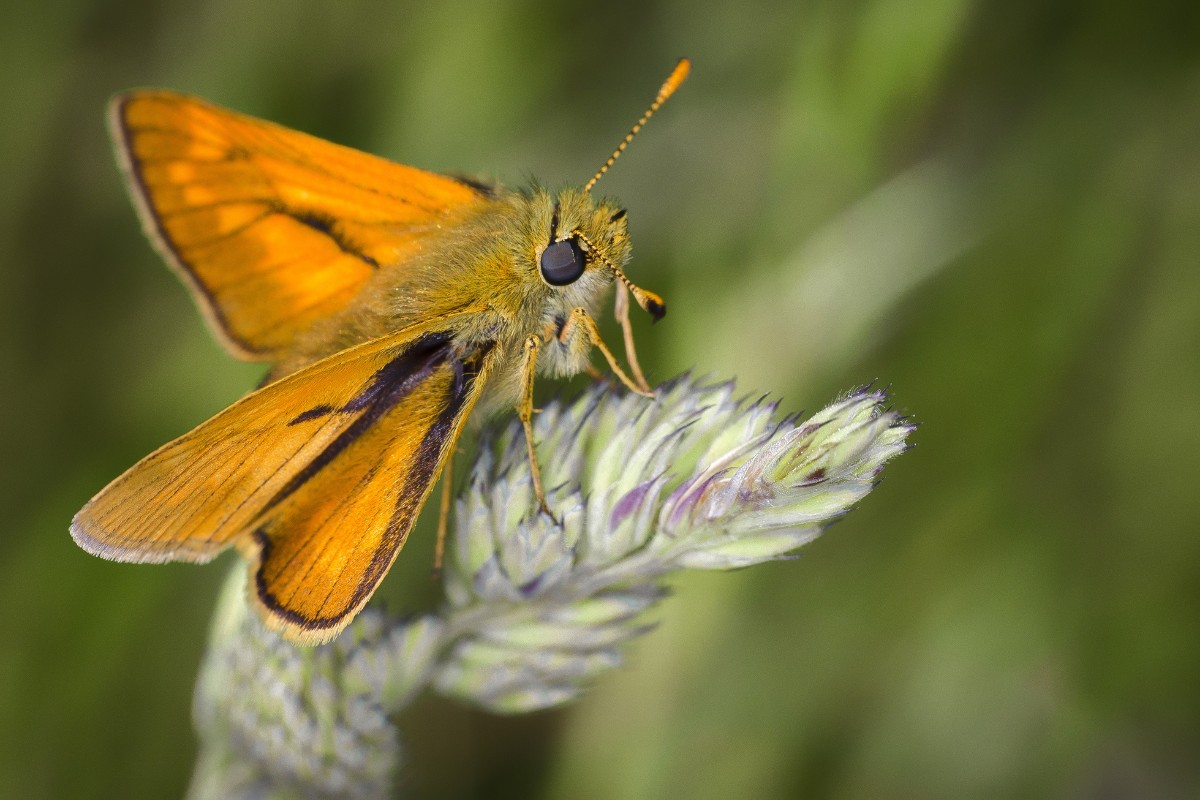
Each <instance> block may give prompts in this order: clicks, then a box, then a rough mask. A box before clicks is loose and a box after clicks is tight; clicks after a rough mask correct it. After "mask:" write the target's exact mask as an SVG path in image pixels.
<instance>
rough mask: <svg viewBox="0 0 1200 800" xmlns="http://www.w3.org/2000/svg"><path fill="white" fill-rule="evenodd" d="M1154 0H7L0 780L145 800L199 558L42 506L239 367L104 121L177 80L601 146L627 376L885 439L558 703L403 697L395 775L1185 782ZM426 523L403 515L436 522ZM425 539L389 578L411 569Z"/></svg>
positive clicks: (470, 132) (6, 791) (566, 793)
mask: <svg viewBox="0 0 1200 800" xmlns="http://www.w3.org/2000/svg"><path fill="white" fill-rule="evenodd" d="M1196 8H1197V7H1196V6H1195V5H1194V4H1189V3H1182V2H1178V1H1177V0H1157V1H1156V0H1147V1H1146V2H1142V3H1137V4H1133V3H1126V2H1120V1H1119V0H1111V1H1110V0H1089V1H1087V2H1084V1H1083V0H1080V1H1079V2H1069V1H1067V2H1061V1H1060V2H1055V1H1053V0H1052V1H1051V2H1044V0H978V1H974V2H972V1H971V0H925V1H924V2H911V1H910V0H855V1H853V2H844V3H834V2H822V1H817V2H809V1H807V0H806V1H804V2H792V3H774V2H767V1H766V0H740V1H739V2H737V3H724V2H711V3H703V4H697V3H687V2H679V1H678V0H677V1H676V2H669V1H667V0H638V1H637V2H629V1H628V0H610V2H605V3H586V4H585V3H578V4H573V3H560V2H555V1H554V0H526V1H525V2H513V3H493V2H484V1H483V0H480V1H479V2H474V3H461V4H460V3H428V4H414V3H408V2H394V3H368V2H359V1H357V0H355V1H353V2H339V3H316V2H313V3H292V2H256V3H244V2H239V1H237V0H214V1H212V2H198V1H197V0H169V1H168V2H153V3H152V2H145V1H144V0H141V1H138V0H135V1H134V2H125V3H109V2H82V1H81V0H59V1H58V2H54V3H42V4H37V5H35V4H33V3H32V2H22V0H17V3H16V4H14V6H13V7H10V8H9V9H8V10H7V11H6V12H5V15H4V16H5V24H4V25H3V26H0V108H2V109H3V110H4V111H3V114H4V122H3V123H2V124H0V186H2V187H3V189H2V191H0V409H2V411H3V413H2V414H0V447H3V458H2V459H0V471H2V472H0V479H2V480H0V519H2V520H3V535H2V536H0V797H6V798H7V797H13V798H38V797H53V798H60V797H72V798H108V797H123V798H140V797H146V798H164V797H175V796H179V795H180V794H181V793H182V792H183V791H184V789H185V787H186V785H187V781H188V778H189V774H190V770H191V766H192V761H193V758H194V755H195V740H194V738H193V734H192V731H191V724H190V716H189V715H190V703H191V690H192V684H193V680H194V677H195V673H196V668H197V665H198V662H199V660H200V658H201V655H202V652H203V648H204V640H205V636H206V626H207V624H208V616H209V613H210V611H211V608H212V604H213V601H214V598H215V595H216V592H217V589H218V586H219V584H220V583H221V581H222V580H223V578H224V575H225V572H226V569H227V567H228V566H229V564H230V563H231V562H230V561H228V560H226V561H224V562H222V563H221V564H217V565H210V566H208V567H193V566H181V565H168V566H160V567H148V566H129V565H117V564H111V563H106V562H102V561H100V560H98V559H95V558H92V557H91V556H88V555H86V554H85V553H83V552H82V551H80V550H79V549H77V548H76V547H75V546H74V544H73V543H72V542H71V539H70V537H69V536H68V534H67V525H68V521H69V519H70V517H71V515H72V514H73V513H74V511H75V510H76V509H77V508H78V507H79V506H80V505H82V504H83V503H84V502H85V501H86V500H87V499H88V498H89V497H90V496H91V495H92V494H93V493H94V492H95V491H97V490H98V489H100V488H101V487H102V486H103V485H104V484H105V483H106V482H107V481H108V480H109V479H111V478H112V477H114V476H116V475H117V474H118V473H119V472H120V471H121V470H123V469H124V468H125V467H127V466H129V465H130V464H132V463H133V462H134V461H135V460H136V459H138V458H139V457H141V456H142V455H144V454H145V453H147V452H149V451H150V450H151V449H153V448H154V447H155V446H157V445H159V444H161V443H162V442H164V441H166V440H167V439H169V438H171V437H173V436H175V435H178V434H179V433H182V432H183V431H185V430H187V429H189V428H190V427H191V426H193V425H194V424H196V423H198V422H199V421H201V420H202V419H204V418H205V417H207V416H208V415H210V414H212V413H214V412H216V411H217V410H219V409H220V408H222V407H223V406H224V405H226V404H227V403H228V402H230V401H231V400H233V399H234V398H236V397H237V396H239V394H240V393H242V392H244V391H245V390H247V389H248V388H249V387H251V386H252V385H253V384H254V383H255V382H256V381H257V379H258V377H259V375H260V372H261V370H260V369H259V368H257V367H254V366H251V365H245V364H239V363H237V362H235V361H233V360H232V359H230V358H228V357H227V356H225V355H224V354H223V352H222V351H221V350H220V348H219V347H218V345H216V344H215V342H214V341H213V340H212V338H211V337H210V336H209V334H208V333H207V331H206V330H205V329H204V327H203V325H202V323H201V321H200V318H199V316H198V315H197V314H196V313H195V311H194V309H193V308H192V307H191V304H190V301H189V299H188V297H187V295H186V293H185V291H184V289H183V288H182V287H181V286H180V285H179V284H178V282H177V281H176V280H175V278H174V277H173V276H172V275H171V274H170V273H169V271H168V270H167V269H166V268H165V267H164V266H163V265H162V264H161V263H160V261H159V259H158V257H157V256H156V255H155V254H154V253H153V252H152V250H151V249H150V247H149V246H148V245H147V243H146V242H145V241H144V239H143V237H142V235H141V233H140V231H139V229H138V225H137V222H136V220H135V217H134V215H133V212H132V210H131V208H130V206H129V203H128V201H127V199H126V197H125V194H124V190H123V187H122V185H121V181H120V178H119V177H118V173H117V169H116V167H115V166H114V163H113V159H112V157H111V154H110V151H109V144H108V141H107V138H106V134H105V130H104V125H103V110H104V104H105V102H106V100H107V98H108V97H109V96H110V95H112V94H113V93H115V92H117V91H119V90H122V89H125V88H129V87H132V86H143V85H152V86H166V87H171V88H175V89H180V90H184V91H189V92H193V93H196V94H200V95H203V96H205V97H208V98H211V99H213V100H216V101H218V102H220V103H222V104H224V105H228V106H231V107H234V108H237V109H239V110H242V111H245V112H249V113H252V114H255V115H257V116H261V117H265V118H269V119H272V120H275V121H278V122H282V123H284V124H287V125H290V126H293V127H296V128H300V129H303V130H306V131H309V132H312V133H316V134H318V135H321V136H324V137H326V138H329V139H333V140H336V141H339V142H343V143H346V144H350V145H353V146H356V147H359V148H361V149H365V150H369V151H372V152H376V153H380V154H383V155H386V156H389V157H392V158H395V159H397V160H401V161H404V162H407V163H411V164H415V165H419V166H423V167H427V168H432V169H437V170H444V171H460V172H466V173H474V174H478V175H482V176H485V177H488V178H495V179H500V180H502V181H505V182H507V183H511V184H521V183H523V182H525V181H527V180H528V179H529V178H530V177H532V176H537V177H538V178H539V179H540V180H542V181H543V182H545V183H547V184H549V185H551V186H558V185H562V184H565V183H580V182H582V181H583V180H585V179H586V178H587V177H588V176H590V175H591V173H592V171H593V170H594V169H595V168H596V167H597V166H598V165H599V163H600V162H601V161H602V160H603V158H604V157H605V156H606V155H607V153H608V152H609V150H610V149H611V147H612V146H613V145H614V144H615V143H616V142H617V140H618V139H619V137H620V136H621V135H622V134H623V133H624V131H625V130H626V129H627V127H628V125H629V124H630V123H632V121H633V120H634V119H635V118H636V116H637V114H638V113H639V112H640V111H641V109H642V107H643V106H644V104H645V102H647V101H648V100H649V98H650V97H651V96H652V95H653V92H654V90H655V89H656V88H657V86H658V83H659V81H660V80H661V79H662V77H663V76H665V75H666V73H667V71H668V70H669V69H670V67H671V66H672V64H673V63H674V61H675V59H676V58H677V57H678V56H681V55H687V56H690V57H691V58H692V59H693V61H694V67H695V68H694V72H693V76H692V78H691V79H690V80H689V82H688V83H687V84H686V85H685V86H684V88H683V89H682V90H681V92H680V93H679V95H678V96H677V97H676V98H675V99H674V100H672V101H671V103H669V104H668V105H667V106H666V107H665V108H664V109H663V112H662V114H661V115H660V116H659V117H657V118H656V119H655V121H654V122H653V123H652V124H651V125H650V126H649V127H648V128H647V129H646V131H645V132H644V133H643V134H642V136H641V137H640V138H639V139H638V141H637V142H635V144H634V145H633V147H632V148H631V149H630V150H629V152H628V153H627V155H626V157H625V158H623V159H622V161H621V162H620V163H619V164H618V165H617V166H616V168H615V169H614V170H613V171H612V172H611V173H610V174H609V175H608V176H607V177H606V178H605V179H604V181H603V182H602V183H601V184H600V187H599V188H600V189H602V190H603V192H604V193H608V194H611V195H614V196H617V197H620V198H621V199H622V201H623V202H624V203H625V204H626V205H627V206H628V207H629V208H630V220H631V225H632V231H633V235H634V237H635V257H634V261H633V263H632V264H631V266H630V270H629V271H630V274H631V276H633V277H634V279H635V280H637V281H638V282H640V283H642V284H643V285H645V286H647V287H650V288H653V289H655V290H657V291H660V292H661V293H662V294H663V295H664V296H665V297H666V298H667V299H668V301H669V303H670V309H671V310H670V315H669V316H668V317H667V318H666V320H665V321H664V322H663V323H662V324H660V325H657V326H655V327H654V328H651V327H650V326H649V324H648V321H647V320H645V319H638V320H637V321H636V325H637V327H638V332H639V338H640V342H641V348H642V354H643V359H642V360H643V363H645V364H647V365H648V367H649V369H650V371H651V373H652V376H656V377H658V378H665V377H668V376H671V375H674V374H676V373H677V372H679V371H682V370H686V369H694V370H698V371H701V372H708V373H712V374H713V375H715V376H720V377H726V376H734V375H736V376H737V377H738V380H739V382H740V385H741V386H742V387H743V388H744V389H745V390H746V391H747V392H753V393H759V392H771V393H773V394H775V395H777V396H781V397H783V398H784V401H785V405H786V406H787V407H789V408H793V409H797V410H798V409H800V408H808V409H810V410H812V409H815V408H818V407H820V406H821V405H823V404H824V403H825V402H827V401H829V400H830V399H832V398H833V397H834V396H835V395H836V394H837V393H838V392H840V391H842V390H845V389H848V388H850V387H851V386H853V385H856V384H859V383H863V382H865V381H869V380H872V379H878V380H880V381H881V382H883V383H887V384H891V385H892V387H893V390H894V393H895V399H896V403H897V404H898V406H899V407H901V408H903V409H905V410H908V411H910V412H911V413H913V414H914V415H916V416H917V417H918V418H919V419H920V420H921V421H922V422H923V423H924V425H923V427H922V428H921V429H920V431H919V432H918V434H917V437H916V441H917V442H918V443H919V446H918V447H917V449H916V450H915V451H913V452H911V453H909V454H907V455H905V456H903V457H902V458H900V459H899V460H898V461H897V462H895V463H894V464H893V465H892V466H891V467H890V468H889V470H888V479H887V480H886V481H885V482H884V483H883V484H882V486H881V487H880V488H879V489H878V490H877V491H876V492H875V493H874V494H873V495H872V496H871V497H870V498H868V500H867V501H866V502H865V503H863V505H862V507H861V508H860V509H859V510H857V511H856V512H855V513H854V514H852V515H851V516H850V517H849V518H848V519H847V520H846V521H845V522H843V523H842V524H840V525H838V526H836V527H835V528H834V529H833V530H832V531H831V532H830V533H829V534H828V535H827V536H825V537H824V538H822V539H820V540H818V541H817V542H816V543H814V544H812V545H810V546H809V547H808V548H807V549H806V550H805V551H804V553H803V557H802V558H801V559H799V560H798V561H794V562H789V563H781V564H778V565H770V566H766V567H761V568H756V569H752V570H747V571H744V572H739V573H735V574H719V575H708V574H705V575H690V576H686V577H684V578H682V579H680V580H677V581H675V582H674V588H675V589H676V593H675V597H674V598H672V599H671V600H670V601H669V602H667V603H665V604H664V605H663V606H662V607H661V613H660V615H659V619H660V621H661V625H660V628H659V629H658V630H657V631H656V632H655V633H653V634H652V635H650V636H648V637H646V638H644V639H642V640H641V641H639V642H638V643H637V645H636V646H635V647H634V648H633V649H632V650H631V651H630V653H629V659H628V666H627V667H626V668H625V669H623V670H621V671H619V672H617V673H615V674H611V675H609V676H607V677H606V678H605V679H604V680H602V681H601V682H600V683H599V684H598V685H596V686H595V688H594V690H592V691H591V693H590V694H589V695H588V696H587V698H586V700H584V701H583V702H581V703H578V704H576V705H574V706H573V707H570V708H568V709H565V710H561V711H556V712H549V713H543V714H537V715H533V716H529V717H522V718H500V717H492V716H489V715H486V714H482V713H479V712H475V711H472V710H470V709H465V708H462V707H460V706H457V705H455V704H453V703H450V702H448V701H444V700H440V699H438V698H428V699H425V700H423V701H421V702H420V703H419V704H418V705H417V707H415V708H414V709H413V710H412V711H411V713H409V714H407V715H406V716H405V717H404V718H403V719H401V720H399V723H400V725H401V728H402V735H403V737H404V739H405V742H406V744H407V749H408V759H409V764H408V766H407V768H406V769H405V771H404V773H403V775H402V776H401V779H400V780H401V784H400V788H402V789H407V790H408V791H409V793H410V794H412V795H414V796H419V797H522V798H524V797H564V798H565V797H570V798H658V797H688V798H705V797H713V798H717V797H720V798H725V797H761V798H765V797H838V798H878V797H894V798H908V797H911V798H963V797H1018V796H1019V797H1034V796H1043V797H1049V796H1052V797H1069V798H1090V797H1105V798H1114V797H1139V798H1141V797H1183V796H1196V795H1197V793H1200V758H1198V756H1197V754H1198V753H1200V492H1198V491H1197V490H1196V488H1195V481H1196V478H1197V475H1198V474H1200V469H1198V468H1200V459H1198V455H1197V454H1198V452H1200V420H1198V419H1197V416H1198V414H1197V412H1198V410H1200V19H1198V17H1200V15H1198V13H1197V11H1196ZM428 523H429V520H424V521H423V523H422V524H423V525H424V526H426V528H428ZM430 538H431V537H429V536H428V535H424V534H422V533H421V532H420V531H418V533H417V534H416V536H415V538H414V542H413V543H412V544H411V545H410V548H411V553H406V557H405V558H404V559H401V562H400V564H399V565H398V569H397V570H396V571H394V572H393V574H392V576H391V577H389V580H388V581H387V582H386V583H385V590H384V594H386V595H387V602H388V604H389V605H390V606H391V607H393V608H395V609H397V610H405V609H415V608H420V607H421V604H422V603H424V602H428V600H429V597H430V596H431V594H432V592H431V591H430V589H429V581H428V564H429V563H430V561H429V552H430V550H431V545H430Z"/></svg>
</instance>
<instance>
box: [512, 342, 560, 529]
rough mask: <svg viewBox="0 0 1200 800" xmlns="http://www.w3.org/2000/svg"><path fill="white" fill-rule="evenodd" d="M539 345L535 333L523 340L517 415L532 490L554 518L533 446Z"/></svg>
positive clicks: (549, 515) (544, 508)
mask: <svg viewBox="0 0 1200 800" xmlns="http://www.w3.org/2000/svg"><path fill="white" fill-rule="evenodd" d="M541 346H542V337H540V336H538V335H536V334H534V335H533V336H530V337H529V338H528V339H526V340H525V361H524V363H523V364H522V365H521V402H520V405H518V406H517V416H518V417H519V418H520V420H521V427H522V428H524V429H525V447H526V448H527V449H528V450H529V470H530V473H531V474H532V475H533V492H534V494H536V495H537V501H538V505H539V506H541V507H542V512H543V513H545V514H546V515H547V516H548V517H550V518H551V519H554V514H552V513H551V512H550V506H548V505H546V492H545V490H543V489H542V470H541V467H539V466H538V460H537V450H536V449H535V448H534V446H533V378H534V375H535V374H536V372H537V354H538V348H540V347H541Z"/></svg>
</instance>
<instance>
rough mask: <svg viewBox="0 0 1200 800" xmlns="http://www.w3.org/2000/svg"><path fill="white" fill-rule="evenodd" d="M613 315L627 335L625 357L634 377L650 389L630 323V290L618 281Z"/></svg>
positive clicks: (643, 388)
mask: <svg viewBox="0 0 1200 800" xmlns="http://www.w3.org/2000/svg"><path fill="white" fill-rule="evenodd" d="M613 316H615V317H616V318H617V323H618V324H620V326H621V334H622V335H623V336H624V337H625V358H626V360H627V361H629V370H630V372H632V373H633V379H634V380H635V381H637V384H638V386H639V387H640V388H641V389H642V391H643V392H649V391H650V384H649V383H647V382H646V376H645V375H644V374H642V365H641V364H639V363H638V357H637V348H635V347H634V346H633V326H632V325H630V324H629V290H628V289H627V288H625V284H624V283H622V282H620V281H617V293H616V301H615V303H614V305H613Z"/></svg>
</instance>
